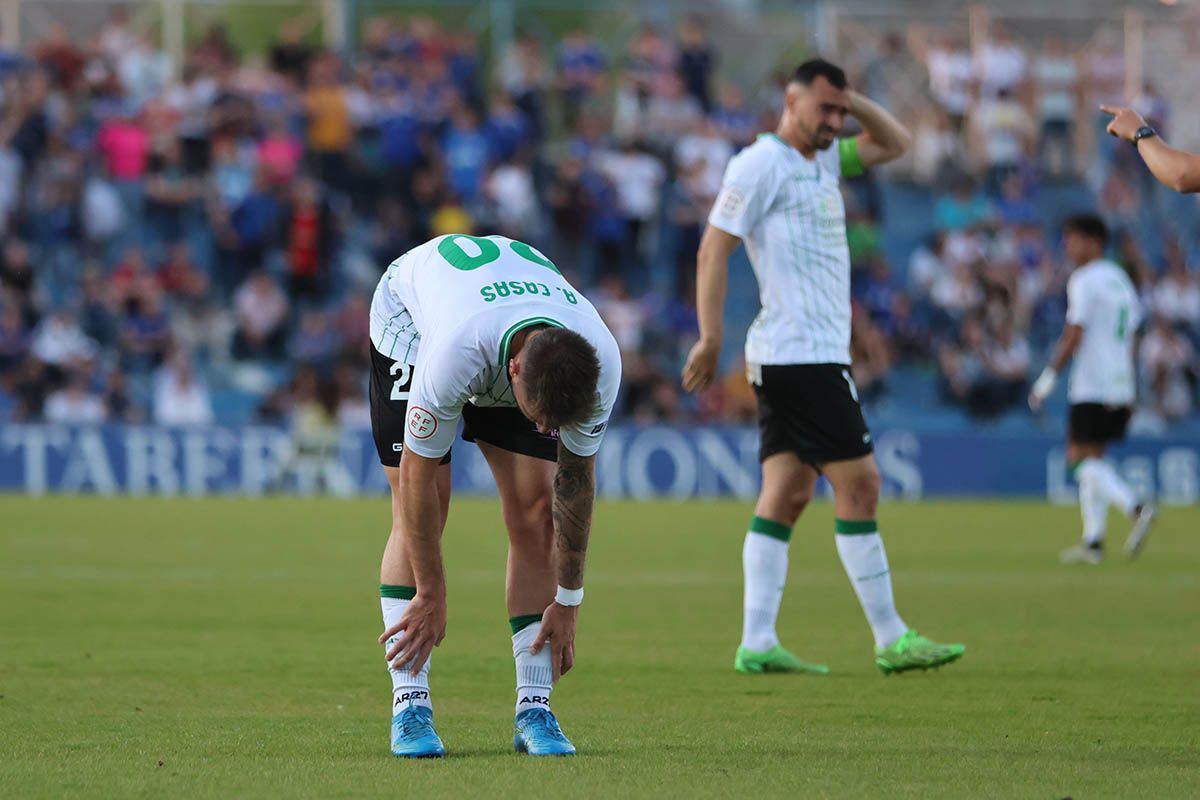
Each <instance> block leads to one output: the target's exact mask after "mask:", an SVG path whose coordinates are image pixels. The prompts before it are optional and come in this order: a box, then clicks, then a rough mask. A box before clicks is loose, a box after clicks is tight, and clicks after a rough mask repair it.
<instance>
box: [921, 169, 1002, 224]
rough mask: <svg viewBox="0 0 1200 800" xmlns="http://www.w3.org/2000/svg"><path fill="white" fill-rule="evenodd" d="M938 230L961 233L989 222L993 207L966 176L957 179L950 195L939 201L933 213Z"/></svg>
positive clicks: (943, 196)
mask: <svg viewBox="0 0 1200 800" xmlns="http://www.w3.org/2000/svg"><path fill="white" fill-rule="evenodd" d="M933 216H934V219H935V221H936V223H937V227H938V230H943V231H961V230H966V229H968V228H974V227H975V226H977V225H980V224H982V223H984V222H987V221H988V220H989V219H990V218H991V216H992V206H991V203H989V202H988V199H987V196H986V195H984V194H983V193H982V192H980V191H978V190H977V189H976V187H975V183H974V181H972V180H971V179H970V178H969V177H967V176H966V175H960V176H959V177H957V178H956V179H955V181H954V183H953V185H952V187H951V190H950V193H949V194H946V195H942V196H941V197H939V198H938V199H937V204H936V206H935V207H934V211H933Z"/></svg>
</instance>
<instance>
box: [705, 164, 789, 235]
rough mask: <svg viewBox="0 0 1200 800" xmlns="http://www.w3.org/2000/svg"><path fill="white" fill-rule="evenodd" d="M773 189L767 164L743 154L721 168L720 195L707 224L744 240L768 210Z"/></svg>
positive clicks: (769, 167) (772, 174)
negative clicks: (722, 172) (723, 171)
mask: <svg viewBox="0 0 1200 800" xmlns="http://www.w3.org/2000/svg"><path fill="white" fill-rule="evenodd" d="M776 189H777V187H776V180H775V170H774V169H773V168H772V166H771V164H770V163H769V162H767V161H766V159H764V158H762V157H761V155H760V154H758V153H753V154H751V153H748V152H745V151H743V152H742V153H741V154H740V155H738V156H735V157H734V158H733V160H732V161H730V162H729V166H727V167H726V168H725V178H724V180H723V181H722V182H721V193H720V194H718V195H717V199H716V202H714V203H713V207H712V212H711V213H709V215H708V224H709V225H712V226H713V227H714V228H720V229H721V230H723V231H725V232H726V233H728V234H732V235H733V236H737V237H738V238H741V239H744V238H746V235H747V234H748V233H750V231H752V230H754V228H755V226H757V225H758V223H759V221H760V220H761V219H762V218H763V216H764V215H765V214H766V212H767V209H769V208H770V207H771V203H772V202H773V201H774V199H775V192H776Z"/></svg>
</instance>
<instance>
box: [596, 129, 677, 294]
mask: <svg viewBox="0 0 1200 800" xmlns="http://www.w3.org/2000/svg"><path fill="white" fill-rule="evenodd" d="M599 167H600V169H601V171H602V172H603V173H604V174H605V176H606V177H607V178H608V180H609V181H611V182H612V185H613V186H614V187H615V188H616V205H617V209H618V210H619V212H620V215H621V217H622V226H623V229H624V233H625V242H624V252H623V253H622V255H623V257H624V260H625V264H624V266H623V269H625V270H631V269H635V268H638V267H640V266H641V265H642V264H643V263H644V259H643V250H642V246H643V244H644V242H643V232H644V231H645V230H646V227H647V224H648V223H649V222H650V220H651V219H652V218H653V217H654V216H655V215H656V214H657V213H658V198H659V196H660V195H659V193H660V191H661V190H662V186H663V183H664V182H665V180H666V176H667V174H666V170H665V169H663V165H662V162H661V161H659V160H658V159H657V158H655V157H654V156H653V155H651V154H650V153H648V152H646V151H645V150H643V149H642V148H640V147H639V146H638V145H637V144H636V143H635V142H632V141H629V142H626V143H625V144H624V145H623V146H622V147H621V149H620V150H619V151H615V152H609V153H607V154H605V155H603V156H602V157H601V158H600V159H599ZM627 274H628V273H627Z"/></svg>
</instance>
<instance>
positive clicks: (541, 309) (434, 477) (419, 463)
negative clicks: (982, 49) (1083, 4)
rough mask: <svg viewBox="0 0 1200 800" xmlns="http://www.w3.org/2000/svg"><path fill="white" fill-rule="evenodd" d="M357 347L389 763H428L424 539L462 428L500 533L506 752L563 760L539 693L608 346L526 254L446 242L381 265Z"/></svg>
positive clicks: (436, 751) (567, 600)
mask: <svg viewBox="0 0 1200 800" xmlns="http://www.w3.org/2000/svg"><path fill="white" fill-rule="evenodd" d="M371 345H372V349H371V365H372V366H371V388H370V401H371V428H372V432H373V433H374V436H375V445H376V448H377V449H378V451H379V460H380V461H381V462H382V463H383V468H384V471H385V472H386V473H387V477H388V483H389V484H390V485H391V489H392V531H391V536H390V537H389V538H388V543H387V547H386V548H385V550H384V554H383V563H382V565H381V567H380V587H379V593H380V598H381V600H380V603H381V605H382V608H383V622H384V627H385V629H386V630H384V632H383V635H382V636H380V637H379V641H380V643H382V644H384V645H385V647H386V648H387V653H386V654H387V660H388V669H389V671H390V673H391V676H392V690H393V699H392V714H393V717H392V752H393V753H394V754H395V755H397V756H408V757H418V758H420V757H438V756H442V755H444V754H445V748H444V747H443V745H442V741H441V739H440V738H439V737H438V735H437V732H436V731H435V730H434V727H433V706H432V704H431V702H430V692H429V659H430V654H431V652H432V651H433V648H434V647H435V646H437V645H438V644H439V643H441V641H442V638H443V637H444V636H445V635H446V618H447V617H446V577H445V572H444V570H443V568H442V552H441V537H442V530H443V529H444V528H445V525H446V515H447V513H448V512H449V506H450V446H451V444H452V442H453V441H454V436H455V433H456V432H457V429H458V423H459V420H462V422H463V439H464V440H466V441H469V442H475V443H476V444H477V445H478V446H479V449H480V450H481V451H482V452H483V455H484V457H485V458H486V459H487V462H488V466H490V467H491V470H492V474H493V476H494V477H495V479H496V488H497V489H498V490H499V493H500V507H501V511H502V512H503V515H504V523H505V527H506V528H507V529H508V539H509V549H508V572H507V588H506V600H507V604H508V615H509V623H510V625H511V626H512V649H513V658H514V660H515V661H516V674H517V706H516V721H515V736H514V740H513V744H514V746H515V747H516V749H517V750H518V752H523V753H529V754H531V755H570V754H573V753H574V752H575V748H574V747H573V746H572V744H571V742H570V741H568V739H567V737H566V736H565V735H564V734H563V732H562V729H561V728H560V727H559V725H558V721H557V720H556V719H555V717H554V714H553V713H551V711H550V690H551V688H552V686H553V684H554V683H555V682H556V681H557V680H558V678H559V676H560V675H561V674H562V673H565V672H566V671H567V670H569V669H570V668H571V666H572V664H573V663H574V661H575V623H576V619H577V615H578V612H579V604H580V603H581V602H582V601H583V569H584V559H585V556H586V554H587V544H588V535H589V532H590V529H591V522H592V505H593V501H594V499H595V485H596V482H595V460H596V452H597V450H599V448H600V441H601V439H602V438H603V436H604V430H605V428H606V427H607V425H608V418H609V414H610V413H611V412H612V408H613V404H614V403H615V402H616V397H617V388H618V385H619V384H620V380H621V356H620V352H619V351H618V349H617V344H616V342H615V341H614V339H613V337H612V334H611V333H609V331H608V328H607V327H605V325H604V323H603V322H602V321H601V320H600V316H599V314H597V313H596V309H595V308H593V307H592V304H591V303H589V302H588V301H587V299H585V298H584V297H583V296H581V295H579V294H577V293H576V292H575V290H574V289H573V288H572V287H571V285H570V284H568V283H567V282H566V280H565V279H564V278H563V277H562V275H561V274H560V273H559V271H558V268H557V267H556V266H554V264H553V263H551V262H550V261H549V260H548V259H547V258H546V257H545V256H544V255H542V254H541V253H539V252H538V251H537V250H535V249H533V248H532V247H530V246H529V245H527V244H525V243H523V242H518V241H514V240H512V239H507V238H505V237H503V236H488V237H477V236H466V235H462V234H451V235H447V236H439V237H438V238H436V239H433V240H431V241H429V242H427V243H426V244H423V245H421V246H419V247H416V248H414V249H412V250H410V251H409V252H408V253H406V254H404V255H403V256H401V257H400V258H398V259H396V260H395V261H393V262H392V264H391V266H389V267H388V269H387V272H386V273H384V275H383V277H382V278H381V279H380V281H379V286H378V287H377V288H376V290H375V298H374V300H373V301H372V303H371ZM402 455H403V458H401V456H402ZM556 462H557V465H556ZM556 584H557V587H558V588H557V590H556V589H555V585H556Z"/></svg>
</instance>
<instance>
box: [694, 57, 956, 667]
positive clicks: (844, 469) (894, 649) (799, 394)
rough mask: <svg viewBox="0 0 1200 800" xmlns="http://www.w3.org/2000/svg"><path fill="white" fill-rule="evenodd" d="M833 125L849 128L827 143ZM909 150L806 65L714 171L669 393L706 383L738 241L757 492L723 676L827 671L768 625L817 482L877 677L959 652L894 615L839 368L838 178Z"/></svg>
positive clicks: (873, 489) (875, 486) (861, 433)
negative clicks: (778, 103) (730, 670)
mask: <svg viewBox="0 0 1200 800" xmlns="http://www.w3.org/2000/svg"><path fill="white" fill-rule="evenodd" d="M848 116H854V117H855V118H856V119H857V120H858V121H859V123H861V125H862V127H863V133H861V134H859V135H858V136H856V137H854V138H852V139H838V137H837V133H838V131H839V130H841V128H842V126H843V125H844V124H845V122H846V119H847V117H848ZM909 144H910V136H909V133H908V131H907V130H905V128H904V126H902V125H901V124H900V123H899V122H898V121H897V120H896V119H895V117H893V116H892V115H891V114H889V113H888V112H887V111H886V110H885V109H883V108H882V107H880V106H879V105H878V104H877V103H874V102H872V101H871V100H868V99H867V98H865V97H863V96H862V95H860V94H858V93H857V92H854V91H850V90H848V89H847V86H846V75H845V73H844V72H843V71H842V69H841V68H839V67H837V66H835V65H833V64H830V63H829V62H827V61H824V60H822V59H813V60H811V61H806V62H804V63H803V64H801V65H800V66H799V68H797V70H796V72H795V74H794V75H793V76H792V78H791V80H790V81H789V82H788V85H787V91H786V95H785V99H784V110H783V115H782V117H781V119H780V122H779V125H778V127H777V128H776V129H775V132H774V133H769V134H763V135H762V136H760V137H759V138H758V141H756V142H755V143H754V144H752V145H750V146H749V147H747V148H746V149H745V150H743V151H742V152H741V153H739V154H738V155H736V156H735V157H734V158H733V160H732V161H730V162H729V166H728V168H727V169H726V171H725V180H724V185H723V187H722V189H721V193H720V195H718V197H717V200H716V203H715V204H714V205H713V209H712V212H711V214H710V215H709V218H708V226H707V228H706V229H705V231H704V234H703V237H702V238H701V242H700V250H699V253H698V255H697V272H696V284H697V298H696V299H697V302H696V308H697V311H698V315H699V321H700V339H699V341H697V342H696V344H695V346H694V347H693V348H692V350H691V352H690V353H689V354H688V359H687V364H686V365H685V367H684V370H683V385H684V388H685V389H687V390H689V391H699V390H702V389H705V388H706V387H708V386H709V385H711V384H712V383H713V380H714V378H715V376H716V374H717V365H718V361H719V357H720V353H721V339H722V334H723V331H722V322H723V320H722V312H723V309H724V304H725V290H726V285H727V281H728V271H729V257H730V255H732V253H733V251H734V250H735V249H736V248H737V247H738V246H739V245H740V244H742V243H743V242H744V243H745V245H746V252H747V254H748V255H749V256H750V264H751V266H752V267H753V268H754V274H755V276H756V277H757V279H758V284H759V295H760V300H761V302H762V311H761V312H760V313H759V315H758V317H757V318H756V319H755V321H754V324H753V325H751V327H750V331H749V333H748V335H747V337H746V365H747V373H748V378H749V381H750V383H751V384H752V385H753V387H754V391H755V394H756V396H757V397H758V406H759V430H760V432H761V439H762V441H761V446H760V449H759V460H760V461H762V491H761V493H760V494H759V497H758V504H757V506H756V507H755V511H754V517H753V519H752V520H751V522H750V527H749V531H748V532H747V534H746V538H745V544H744V546H743V551H742V567H743V572H744V574H745V594H744V600H743V613H744V616H743V629H742V643H741V646H740V647H739V648H738V650H737V653H736V655H735V657H734V667H735V669H737V670H738V671H739V672H743V673H762V672H773V671H786V672H811V673H820V674H823V673H825V672H827V671H828V670H827V669H826V668H825V667H824V666H821V665H818V664H808V663H806V662H804V661H801V660H800V659H799V658H797V657H796V656H794V655H792V654H791V653H790V652H788V651H787V650H785V649H784V648H783V647H782V646H781V645H780V643H779V638H778V635H777V634H776V626H775V621H776V618H777V617H778V614H779V606H780V603H781V601H782V599H783V586H784V583H785V582H786V579H787V553H788V542H789V540H790V538H791V533H792V526H793V525H795V523H796V520H797V518H798V517H799V516H800V513H801V511H803V510H804V507H805V506H806V505H807V504H808V501H809V499H810V498H811V497H812V495H813V491H814V490H815V488H816V484H817V478H818V476H819V475H821V474H824V475H825V477H826V478H828V479H829V482H830V484H831V485H832V486H833V491H834V507H835V511H836V513H837V523H836V528H835V530H836V533H837V536H836V541H837V548H838V554H839V556H840V557H841V559H842V564H843V566H844V567H845V569H846V573H847V576H848V577H849V578H850V581H851V584H852V585H853V587H854V590H855V592H856V593H857V594H858V598H859V601H860V603H861V605H862V608H863V612H864V613H865V615H866V617H867V621H868V623H869V624H870V626H871V630H872V633H873V634H874V637H875V648H876V652H875V663H876V665H877V666H878V667H879V668H880V669H881V670H883V671H884V673H885V674H888V673H891V672H901V671H904V670H909V669H919V668H928V667H930V666H934V665H940V664H945V663H949V662H951V661H954V660H956V659H958V658H959V657H961V656H962V654H963V651H964V649H965V648H964V647H963V646H962V645H960V644H951V645H945V644H938V643H936V642H932V641H930V640H929V639H926V638H925V637H923V636H920V635H919V634H917V633H916V631H913V630H911V629H909V627H908V626H907V625H906V624H905V623H904V621H903V620H902V619H901V618H900V615H899V614H898V613H897V612H896V607H895V603H894V601H893V598H892V582H891V575H890V573H889V570H888V564H887V556H886V554H885V552H884V547H883V540H882V538H881V537H880V535H879V529H878V526H877V525H876V522H875V509H876V505H877V503H878V500H879V489H880V477H879V468H878V466H877V465H876V463H875V457H874V454H873V446H872V443H871V433H870V431H869V430H868V429H867V424H866V421H865V420H864V419H863V414H862V409H861V407H860V406H859V403H858V392H857V390H856V388H855V386H854V381H853V379H852V378H851V374H850V328H851V325H850V322H851V306H850V251H849V247H848V245H847V242H846V210H845V205H844V203H843V201H842V194H841V189H840V187H839V184H840V182H841V178H842V177H843V176H845V177H852V176H854V175H857V174H859V173H861V172H862V171H863V170H864V169H865V168H867V167H869V166H873V165H876V164H883V163H885V162H888V161H891V160H893V159H895V158H897V157H899V156H900V155H901V154H903V153H904V151H905V150H906V149H907V148H908V146H909Z"/></svg>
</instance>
